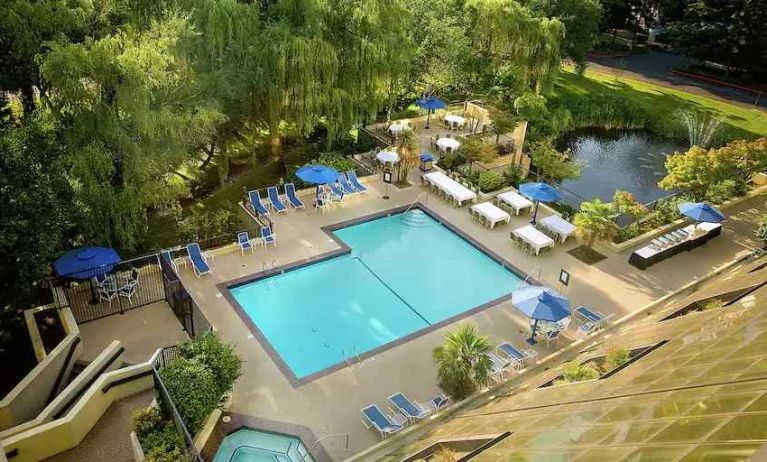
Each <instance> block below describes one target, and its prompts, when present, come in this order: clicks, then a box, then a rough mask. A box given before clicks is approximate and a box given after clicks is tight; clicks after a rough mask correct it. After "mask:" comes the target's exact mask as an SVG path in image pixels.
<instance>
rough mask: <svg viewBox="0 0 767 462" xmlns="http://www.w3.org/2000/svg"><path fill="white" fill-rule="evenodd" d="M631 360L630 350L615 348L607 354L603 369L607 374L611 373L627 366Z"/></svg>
mask: <svg viewBox="0 0 767 462" xmlns="http://www.w3.org/2000/svg"><path fill="white" fill-rule="evenodd" d="M630 358H631V351H629V349H628V348H615V349H612V350H610V351H608V352H607V356H606V357H605V362H604V364H603V365H602V367H603V369H604V370H605V371H606V372H609V371H612V370H614V369H617V368H618V367H620V366H622V365H624V364H626V363H627V362H628V360H629V359H630Z"/></svg>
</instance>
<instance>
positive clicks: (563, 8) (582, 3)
mask: <svg viewBox="0 0 767 462" xmlns="http://www.w3.org/2000/svg"><path fill="white" fill-rule="evenodd" d="M530 8H531V9H532V10H533V11H534V12H536V13H538V14H539V15H541V16H547V17H551V18H558V19H559V20H560V21H561V22H562V24H564V26H565V37H564V40H562V45H561V46H562V56H565V57H568V58H570V59H572V60H573V61H575V63H576V64H577V69H578V70H579V72H582V71H583V70H584V69H585V68H586V52H588V51H589V50H590V49H591V48H592V47H593V46H594V45H595V44H596V43H597V40H598V39H599V27H600V24H601V21H602V4H601V3H600V2H599V1H598V0H531V1H530Z"/></svg>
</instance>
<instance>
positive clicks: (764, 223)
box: [754, 214, 767, 247]
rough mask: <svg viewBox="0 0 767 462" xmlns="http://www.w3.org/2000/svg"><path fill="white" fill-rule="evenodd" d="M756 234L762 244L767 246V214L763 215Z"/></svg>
mask: <svg viewBox="0 0 767 462" xmlns="http://www.w3.org/2000/svg"><path fill="white" fill-rule="evenodd" d="M754 235H755V236H756V238H757V239H759V241H760V242H761V243H762V246H765V247H767V214H764V215H762V218H761V219H760V220H759V225H758V226H757V227H756V231H754Z"/></svg>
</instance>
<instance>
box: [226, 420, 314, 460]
mask: <svg viewBox="0 0 767 462" xmlns="http://www.w3.org/2000/svg"><path fill="white" fill-rule="evenodd" d="M213 462H314V459H313V458H312V456H311V455H310V454H309V452H308V451H307V450H306V447H305V446H304V445H303V443H302V442H301V440H300V439H298V438H296V437H294V436H288V435H282V434H278V433H272V432H267V431H261V430H255V429H252V428H241V429H239V430H237V431H235V432H233V433H231V434H230V435H228V436H227V437H226V438H224V441H222V442H221V446H219V448H218V450H217V451H216V456H215V457H214V458H213Z"/></svg>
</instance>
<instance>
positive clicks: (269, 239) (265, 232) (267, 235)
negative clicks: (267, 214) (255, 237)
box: [261, 226, 277, 247]
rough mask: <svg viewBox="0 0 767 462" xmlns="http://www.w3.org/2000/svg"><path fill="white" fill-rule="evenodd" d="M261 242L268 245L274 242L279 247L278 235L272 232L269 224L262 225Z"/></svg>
mask: <svg viewBox="0 0 767 462" xmlns="http://www.w3.org/2000/svg"><path fill="white" fill-rule="evenodd" d="M261 244H263V246H264V247H266V246H267V245H268V244H274V246H275V247H277V236H276V235H275V234H272V228H270V227H268V226H262V227H261Z"/></svg>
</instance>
